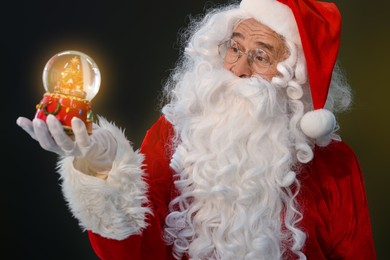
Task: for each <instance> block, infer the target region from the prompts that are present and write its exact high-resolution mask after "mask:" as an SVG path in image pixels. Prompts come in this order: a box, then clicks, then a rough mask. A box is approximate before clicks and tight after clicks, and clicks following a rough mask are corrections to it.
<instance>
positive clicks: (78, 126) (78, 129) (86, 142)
mask: <svg viewBox="0 0 390 260" xmlns="http://www.w3.org/2000/svg"><path fill="white" fill-rule="evenodd" d="M72 131H73V134H74V136H75V139H76V143H77V145H78V146H79V148H80V149H81V150H84V149H86V148H88V147H89V146H90V144H91V141H90V137H89V135H88V132H87V128H86V126H85V123H84V122H83V121H82V120H81V119H79V118H77V117H74V118H72Z"/></svg>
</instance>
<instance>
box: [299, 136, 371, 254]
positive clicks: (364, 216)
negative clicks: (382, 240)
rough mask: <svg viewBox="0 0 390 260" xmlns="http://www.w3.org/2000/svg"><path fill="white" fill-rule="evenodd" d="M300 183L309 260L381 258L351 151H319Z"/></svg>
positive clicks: (337, 145)
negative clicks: (376, 252) (378, 254)
mask: <svg viewBox="0 0 390 260" xmlns="http://www.w3.org/2000/svg"><path fill="white" fill-rule="evenodd" d="M299 178H300V180H301V192H300V194H299V195H298V201H300V204H301V207H302V208H303V216H304V218H303V221H302V224H303V227H304V230H305V231H306V233H307V242H306V244H305V248H304V252H305V254H306V256H307V259H316V260H320V259H344V260H374V259H376V254H375V248H374V241H373V237H372V231H371V223H370V215H369V208H368V203H367V198H366V190H365V186H364V179H363V175H362V171H361V168H360V165H359V162H358V160H357V158H356V155H355V154H354V152H353V151H352V150H351V149H350V147H349V146H348V145H346V144H345V143H344V142H334V143H332V144H330V145H329V146H327V147H322V148H319V147H317V148H316V150H315V156H314V159H313V161H312V162H311V163H310V164H309V165H307V166H305V167H304V168H303V170H302V172H301V175H300V177H299Z"/></svg>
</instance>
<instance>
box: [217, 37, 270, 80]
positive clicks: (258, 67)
mask: <svg viewBox="0 0 390 260" xmlns="http://www.w3.org/2000/svg"><path fill="white" fill-rule="evenodd" d="M218 51H219V55H220V56H221V57H222V58H223V59H224V60H225V62H227V63H230V64H232V63H236V62H237V61H238V59H239V58H240V57H241V56H242V55H245V56H246V57H247V59H248V61H249V65H250V66H252V68H253V71H255V72H257V73H264V72H266V71H267V70H268V69H269V67H270V66H271V59H270V57H269V55H268V54H267V52H266V51H264V50H263V49H260V48H255V49H252V50H250V51H248V52H243V51H242V50H240V45H239V44H238V43H237V42H236V41H235V40H233V39H229V40H227V41H225V42H223V43H221V44H220V45H219V46H218Z"/></svg>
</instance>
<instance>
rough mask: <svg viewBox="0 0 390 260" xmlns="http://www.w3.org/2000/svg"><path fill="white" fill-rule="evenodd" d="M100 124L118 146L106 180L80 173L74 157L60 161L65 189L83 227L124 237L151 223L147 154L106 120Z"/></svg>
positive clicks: (115, 237) (63, 187) (70, 206)
mask: <svg viewBox="0 0 390 260" xmlns="http://www.w3.org/2000/svg"><path fill="white" fill-rule="evenodd" d="M99 124H100V127H102V128H105V129H107V130H108V131H109V132H110V133H111V134H112V135H113V137H114V138H115V139H116V141H117V144H118V147H117V151H116V157H115V159H114V162H113V165H112V169H111V170H110V171H109V172H108V177H107V179H106V180H102V179H99V178H97V177H94V176H90V175H87V174H85V173H82V172H80V171H79V170H77V169H76V168H75V167H74V164H73V162H74V157H64V158H61V159H60V160H59V162H58V172H59V173H60V175H61V179H62V191H63V193H64V196H65V199H66V201H67V202H68V205H69V208H70V210H71V212H72V213H73V215H74V216H75V217H76V218H77V219H78V220H79V222H80V226H81V227H82V228H83V229H85V230H91V231H92V232H94V233H97V234H99V235H101V236H103V237H106V238H111V239H117V240H122V239H125V238H126V237H128V236H130V235H133V234H140V233H141V232H142V229H143V228H145V227H146V226H147V223H146V221H145V217H146V214H148V213H151V210H150V209H149V208H148V207H146V206H145V205H146V203H147V197H146V190H147V185H146V183H145V182H144V180H143V179H142V176H143V174H144V173H143V170H142V169H141V166H142V162H143V159H144V157H143V155H142V154H140V153H139V152H138V151H134V150H133V148H132V146H131V144H130V143H129V141H128V140H127V138H126V137H125V135H124V132H123V131H122V130H121V129H119V128H118V127H117V126H115V125H114V124H112V123H109V122H107V121H106V120H105V119H100V122H99Z"/></svg>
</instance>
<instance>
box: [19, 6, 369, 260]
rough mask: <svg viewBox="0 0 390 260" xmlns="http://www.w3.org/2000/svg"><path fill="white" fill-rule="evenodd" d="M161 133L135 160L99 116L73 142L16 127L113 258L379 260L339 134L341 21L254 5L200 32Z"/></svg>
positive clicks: (44, 129) (151, 133)
mask: <svg viewBox="0 0 390 260" xmlns="http://www.w3.org/2000/svg"><path fill="white" fill-rule="evenodd" d="M185 33H186V34H185V35H190V36H191V37H190V38H189V39H188V42H187V43H186V46H185V51H184V55H183V56H182V58H181V59H180V61H179V62H178V65H177V67H176V68H175V70H174V71H173V73H172V75H171V77H170V78H169V80H168V81H167V82H166V84H165V88H164V93H165V97H166V103H165V104H164V105H163V107H162V110H161V111H162V115H161V117H160V118H159V120H158V121H157V122H156V123H155V124H154V125H153V126H152V127H151V128H150V129H149V130H148V132H147V134H146V136H145V138H144V141H143V143H142V145H141V147H140V149H139V150H134V149H133V147H132V146H131V143H130V142H128V140H127V139H126V137H125V135H124V133H123V131H122V129H120V128H118V127H117V126H116V125H115V124H114V123H112V122H109V121H108V120H106V119H105V118H104V117H99V122H98V123H97V124H96V125H95V128H94V129H93V133H92V135H88V133H87V131H86V129H85V125H84V124H83V122H82V121H80V120H78V119H77V118H74V119H73V120H72V129H73V132H74V138H71V137H69V136H68V135H67V134H66V133H65V132H64V131H63V128H62V126H61V124H60V122H59V121H58V120H57V119H56V118H55V117H54V116H53V115H49V116H48V117H47V120H46V122H44V121H42V120H40V119H34V120H32V121H30V120H29V119H27V118H23V117H20V118H19V119H18V120H17V123H18V124H19V125H20V126H21V127H22V128H23V129H24V130H26V131H27V132H28V133H29V134H30V135H31V136H32V137H33V138H34V139H36V140H37V141H38V142H39V143H40V144H41V146H42V147H43V148H44V149H46V150H49V151H52V152H56V153H57V154H59V155H61V158H60V160H59V164H58V165H59V167H58V172H59V173H60V174H61V178H62V189H63V192H64V195H65V198H66V200H67V202H68V204H69V207H70V210H71V211H72V213H73V214H74V216H75V217H76V218H77V219H78V220H79V221H80V225H81V227H82V228H83V229H84V230H87V231H88V234H89V238H90V241H91V245H92V247H93V249H94V250H95V252H96V254H97V255H98V256H99V257H100V258H101V259H108V260H113V259H234V260H236V259H265V260H270V259H306V258H308V259H315V260H320V259H354V260H356V259H375V250H374V244H373V239H372V232H371V225H370V217H369V210H368V205H367V199H366V193H365V187H364V182H363V176H362V173H361V170H360V166H359V162H358V160H357V159H356V156H355V154H354V152H353V151H352V150H351V148H350V147H349V146H348V145H347V144H346V143H345V142H343V141H341V138H340V137H339V136H338V134H337V132H336V131H337V129H338V125H337V123H336V119H335V117H334V114H335V113H336V112H340V111H343V110H345V109H347V108H348V107H349V104H350V101H351V92H350V88H349V85H348V84H346V81H345V79H344V77H343V75H342V73H341V70H340V69H339V67H338V66H337V62H336V61H337V52H338V48H339V38H340V13H339V11H338V9H337V7H336V6H335V5H334V4H332V3H327V2H318V1H313V0H290V1H288V0H278V1H276V0H242V1H241V3H240V4H231V5H228V6H225V7H219V8H217V9H213V10H210V11H209V12H208V13H207V15H206V16H205V17H204V19H203V20H201V21H197V22H194V24H193V25H192V26H190V27H189V29H188V31H187V32H185Z"/></svg>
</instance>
